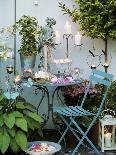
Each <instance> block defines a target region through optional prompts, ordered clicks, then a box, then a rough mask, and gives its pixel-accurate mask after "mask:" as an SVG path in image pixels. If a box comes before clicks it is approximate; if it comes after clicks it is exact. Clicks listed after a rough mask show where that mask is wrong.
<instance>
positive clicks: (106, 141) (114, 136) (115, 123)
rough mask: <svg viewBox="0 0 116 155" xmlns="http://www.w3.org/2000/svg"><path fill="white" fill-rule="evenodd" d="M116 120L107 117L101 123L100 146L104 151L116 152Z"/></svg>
mask: <svg viewBox="0 0 116 155" xmlns="http://www.w3.org/2000/svg"><path fill="white" fill-rule="evenodd" d="M115 128H116V118H114V117H112V115H105V116H104V117H103V118H102V119H100V121H99V142H98V144H99V146H100V147H101V150H102V152H104V150H116V130H115Z"/></svg>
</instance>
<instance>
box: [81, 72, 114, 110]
mask: <svg viewBox="0 0 116 155" xmlns="http://www.w3.org/2000/svg"><path fill="white" fill-rule="evenodd" d="M112 79H113V75H112V74H108V73H106V72H103V71H99V70H93V71H92V74H91V75H90V77H89V80H90V81H89V84H88V87H87V89H86V91H85V95H84V97H83V100H82V103H81V107H82V106H83V104H84V102H85V99H86V96H87V93H88V91H89V88H90V86H91V84H92V83H93V82H94V83H95V84H103V85H104V86H105V87H106V88H105V91H104V94H103V97H102V99H101V103H99V109H98V113H100V111H101V110H102V107H103V104H104V101H105V99H106V96H107V93H108V89H109V87H110V85H111V81H112Z"/></svg>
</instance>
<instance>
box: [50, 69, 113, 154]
mask: <svg viewBox="0 0 116 155" xmlns="http://www.w3.org/2000/svg"><path fill="white" fill-rule="evenodd" d="M112 79H113V75H112V74H108V73H105V72H102V71H99V70H93V71H92V75H90V77H89V80H90V81H89V84H88V87H87V89H86V91H85V94H84V97H83V100H82V102H81V105H80V106H75V107H73V106H69V107H67V106H63V107H53V110H54V112H57V113H59V115H60V117H61V119H62V120H63V121H64V123H65V124H66V126H67V128H66V129H65V131H64V133H63V135H62V137H61V138H60V140H59V142H58V143H60V142H61V141H62V140H63V139H64V137H65V135H66V133H67V131H68V130H71V132H72V133H73V134H74V136H75V137H76V138H77V139H78V140H79V142H78V144H77V146H76V147H75V149H74V150H73V152H72V155H75V153H76V151H77V150H78V148H79V147H80V145H84V143H83V140H84V139H86V140H87V141H88V143H89V144H90V146H91V147H92V148H93V149H94V151H95V152H96V154H98V155H100V151H99V150H98V149H97V148H96V146H95V145H94V144H93V143H92V142H91V141H90V139H89V138H88V137H87V134H88V132H89V131H90V129H91V127H92V126H93V124H94V123H95V122H96V119H97V118H98V116H99V115H100V113H101V111H102V107H103V105H104V102H105V99H106V96H107V93H108V89H109V87H110V85H111V81H112ZM93 81H94V82H95V83H97V84H103V85H105V86H106V89H105V93H104V94H103V97H102V101H101V103H100V105H99V108H98V112H97V113H92V112H89V111H88V110H86V109H84V108H83V105H84V103H85V100H86V96H87V93H88V91H89V88H90V86H91V84H92V82H93ZM64 116H66V117H68V118H69V119H70V122H67V120H66V119H65V118H64ZM80 116H81V117H83V116H93V119H92V121H91V123H90V124H89V127H88V128H87V130H86V131H85V132H84V131H83V130H82V129H81V127H80V126H79V125H78V123H77V122H76V121H75V118H76V117H80ZM72 124H73V125H74V126H75V127H76V129H77V130H78V131H79V133H80V134H81V135H82V137H81V138H79V137H78V135H77V132H76V131H75V129H74V128H73V127H71V125H72Z"/></svg>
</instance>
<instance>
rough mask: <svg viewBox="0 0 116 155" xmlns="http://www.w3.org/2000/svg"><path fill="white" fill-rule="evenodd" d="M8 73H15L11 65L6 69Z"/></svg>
mask: <svg viewBox="0 0 116 155" xmlns="http://www.w3.org/2000/svg"><path fill="white" fill-rule="evenodd" d="M6 71H7V73H8V74H12V73H13V71H14V67H13V66H11V65H9V66H7V67H6Z"/></svg>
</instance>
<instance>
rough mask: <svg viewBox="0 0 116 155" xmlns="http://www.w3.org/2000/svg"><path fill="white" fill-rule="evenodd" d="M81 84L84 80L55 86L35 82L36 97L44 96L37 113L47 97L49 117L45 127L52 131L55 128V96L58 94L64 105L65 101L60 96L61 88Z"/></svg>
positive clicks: (48, 83)
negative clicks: (38, 95)
mask: <svg viewBox="0 0 116 155" xmlns="http://www.w3.org/2000/svg"><path fill="white" fill-rule="evenodd" d="M81 82H82V80H75V81H73V82H69V83H58V84H54V83H50V82H46V83H39V82H35V83H34V84H33V86H34V87H36V88H35V94H36V95H37V94H40V93H41V94H42V96H41V98H40V101H39V103H38V106H37V113H38V110H39V107H40V105H41V103H42V102H43V99H44V98H45V96H47V103H48V115H47V118H46V120H45V122H44V123H45V125H46V126H47V128H49V127H50V129H51V128H55V126H54V123H53V104H54V97H55V94H57V96H58V98H59V99H60V101H61V102H62V103H63V101H62V99H61V97H60V95H59V90H60V89H61V87H66V86H71V85H76V84H79V83H81Z"/></svg>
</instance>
